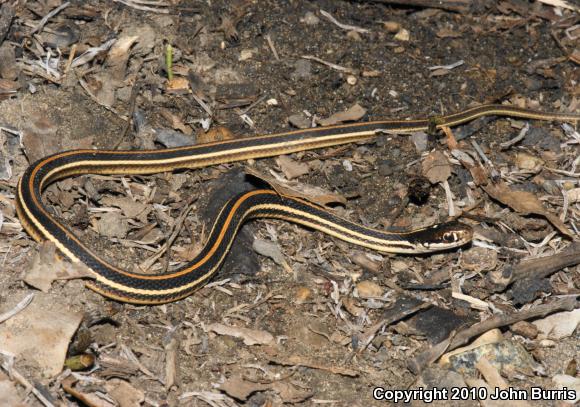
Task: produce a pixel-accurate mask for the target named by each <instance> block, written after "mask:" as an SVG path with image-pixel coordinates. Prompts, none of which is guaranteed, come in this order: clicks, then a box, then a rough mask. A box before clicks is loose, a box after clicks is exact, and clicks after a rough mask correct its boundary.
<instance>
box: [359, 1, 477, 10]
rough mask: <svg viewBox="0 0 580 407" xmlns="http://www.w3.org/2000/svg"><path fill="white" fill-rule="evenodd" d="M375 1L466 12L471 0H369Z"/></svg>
mask: <svg viewBox="0 0 580 407" xmlns="http://www.w3.org/2000/svg"><path fill="white" fill-rule="evenodd" d="M367 1H372V2H374V3H385V4H396V5H400V6H405V7H423V8H439V9H442V10H449V11H455V12H458V13H464V12H467V11H469V6H470V5H471V0H367Z"/></svg>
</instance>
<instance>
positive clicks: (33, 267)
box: [23, 241, 94, 292]
mask: <svg viewBox="0 0 580 407" xmlns="http://www.w3.org/2000/svg"><path fill="white" fill-rule="evenodd" d="M91 277H94V275H93V273H92V272H91V271H90V269H89V268H88V267H87V266H85V265H84V264H83V263H71V262H69V261H67V260H64V259H62V258H61V257H60V256H59V255H57V253H56V246H55V245H54V243H52V242H49V241H45V242H42V243H41V244H40V248H39V251H38V252H37V253H36V254H35V255H34V257H33V258H32V260H31V261H30V265H29V267H28V271H27V272H26V275H25V276H24V279H23V280H24V282H26V284H29V285H31V286H32V287H34V288H36V289H39V290H41V291H43V292H47V291H48V290H49V289H50V285H51V284H52V282H53V281H54V280H71V279H74V278H91Z"/></svg>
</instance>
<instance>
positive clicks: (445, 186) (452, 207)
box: [441, 180, 456, 218]
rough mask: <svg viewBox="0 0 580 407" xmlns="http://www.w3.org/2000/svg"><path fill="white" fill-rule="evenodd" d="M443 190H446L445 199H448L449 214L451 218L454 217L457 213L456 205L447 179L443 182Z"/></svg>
mask: <svg viewBox="0 0 580 407" xmlns="http://www.w3.org/2000/svg"><path fill="white" fill-rule="evenodd" d="M441 186H442V187H443V190H444V191H445V199H446V200H447V208H448V215H449V217H450V218H454V217H455V215H456V212H455V205H454V204H453V194H452V193H451V188H450V187H449V182H448V181H447V180H445V181H443V182H442V183H441Z"/></svg>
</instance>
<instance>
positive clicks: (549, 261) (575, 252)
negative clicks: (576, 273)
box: [493, 242, 580, 292]
mask: <svg viewBox="0 0 580 407" xmlns="http://www.w3.org/2000/svg"><path fill="white" fill-rule="evenodd" d="M576 264H580V242H574V243H572V244H571V245H570V246H569V247H568V248H567V249H566V250H564V251H563V252H560V253H557V254H554V255H552V256H546V257H541V258H539V259H530V260H522V261H521V262H520V263H518V264H516V265H515V266H514V267H513V268H512V269H511V270H509V271H511V272H508V270H504V271H503V272H502V278H501V281H493V283H494V284H495V285H496V287H495V289H494V291H495V292H501V291H503V290H505V289H506V288H507V287H508V286H509V285H510V284H512V283H513V282H515V281H517V280H524V279H539V278H545V277H548V276H549V275H551V274H553V273H555V272H557V271H559V270H562V269H563V268H564V267H570V266H575V265H576ZM505 274H509V276H508V277H507V278H506V277H505Z"/></svg>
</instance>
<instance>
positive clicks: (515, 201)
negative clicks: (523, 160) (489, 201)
mask: <svg viewBox="0 0 580 407" xmlns="http://www.w3.org/2000/svg"><path fill="white" fill-rule="evenodd" d="M482 188H483V190H484V191H485V192H486V193H487V194H488V195H489V196H491V197H492V198H493V199H495V200H497V201H499V202H501V203H503V204H504V205H507V206H509V207H510V208H512V209H513V210H515V211H516V212H519V213H521V214H522V215H529V214H534V215H540V216H543V217H545V218H546V219H547V220H548V221H549V222H550V223H551V224H552V225H553V226H554V227H555V228H557V229H558V230H559V231H560V232H561V233H562V234H564V235H566V236H568V237H572V233H571V232H570V231H569V230H568V228H567V227H566V225H564V222H562V221H561V220H560V218H559V217H557V216H556V215H553V214H551V213H550V212H548V211H547V210H546V209H545V208H544V206H543V205H542V203H541V202H540V200H539V199H538V198H536V196H535V195H534V194H532V193H530V192H526V191H515V190H512V189H510V187H509V186H507V185H506V184H505V183H503V182H501V183H495V184H491V183H489V184H487V185H485V186H482Z"/></svg>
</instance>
